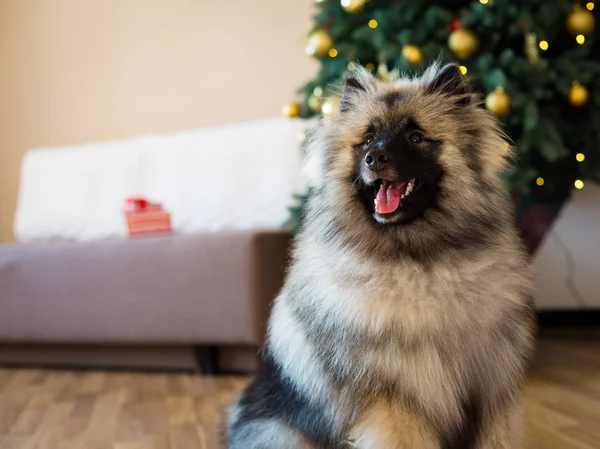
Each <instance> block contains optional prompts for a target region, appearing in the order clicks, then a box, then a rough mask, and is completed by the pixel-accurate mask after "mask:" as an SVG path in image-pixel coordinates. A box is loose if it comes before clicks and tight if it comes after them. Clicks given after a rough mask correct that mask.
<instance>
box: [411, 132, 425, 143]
mask: <svg viewBox="0 0 600 449" xmlns="http://www.w3.org/2000/svg"><path fill="white" fill-rule="evenodd" d="M408 138H409V139H410V141H411V142H412V143H421V142H423V134H421V133H417V132H414V133H411V134H410V136H408Z"/></svg>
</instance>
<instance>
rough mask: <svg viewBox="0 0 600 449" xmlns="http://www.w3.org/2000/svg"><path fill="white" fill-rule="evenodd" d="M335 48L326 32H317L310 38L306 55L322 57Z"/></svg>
mask: <svg viewBox="0 0 600 449" xmlns="http://www.w3.org/2000/svg"><path fill="white" fill-rule="evenodd" d="M331 47H333V41H332V40H331V37H329V34H327V32H326V31H325V30H316V31H315V32H313V33H312V34H311V35H310V36H309V37H308V44H307V45H306V54H307V55H309V56H321V55H324V54H326V53H327V52H328V51H329V49H330V48H331Z"/></svg>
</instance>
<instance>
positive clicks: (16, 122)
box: [0, 0, 316, 241]
mask: <svg viewBox="0 0 600 449" xmlns="http://www.w3.org/2000/svg"><path fill="white" fill-rule="evenodd" d="M313 3H314V2H313V1H312V0H251V1H250V0H222V1H215V0H0V241H8V240H11V239H12V238H13V237H12V221H13V214H14V209H15V205H16V198H17V186H18V175H19V165H20V161H21V157H22V155H23V154H24V152H25V151H26V150H27V149H29V148H32V147H35V146H41V145H63V144H72V143H79V142H86V141H93V140H102V139H111V138H120V137H127V136H131V135H135V134H138V133H146V132H164V131H171V130H179V129H187V128H193V127H198V126H208V125H216V124H221V123H226V122H231V121H236V120H246V119H252V118H259V117H266V116H272V115H277V114H278V113H279V109H280V106H281V104H282V103H283V102H285V101H288V100H289V99H290V98H292V97H293V94H294V91H295V89H296V88H297V87H298V86H299V85H301V84H302V83H303V82H304V81H306V80H307V79H309V78H310V77H311V76H312V75H313V74H314V71H315V70H316V66H315V63H314V61H311V60H309V59H308V58H307V57H306V56H304V52H303V48H304V43H305V35H306V33H307V31H308V30H309V28H310V26H311V20H310V16H311V13H312V5H313Z"/></svg>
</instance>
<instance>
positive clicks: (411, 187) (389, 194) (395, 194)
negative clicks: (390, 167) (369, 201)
mask: <svg viewBox="0 0 600 449" xmlns="http://www.w3.org/2000/svg"><path fill="white" fill-rule="evenodd" d="M417 187H418V183H417V180H416V179H415V178H412V179H411V180H410V181H404V182H398V181H388V180H385V179H379V180H377V181H375V189H376V191H377V195H376V196H375V199H374V200H373V202H374V204H375V212H377V213H378V214H381V215H383V214H392V213H394V212H396V211H397V210H398V209H401V208H402V205H403V203H404V202H405V201H408V198H409V197H410V195H411V194H412V193H413V192H414V191H415V189H416V188H417Z"/></svg>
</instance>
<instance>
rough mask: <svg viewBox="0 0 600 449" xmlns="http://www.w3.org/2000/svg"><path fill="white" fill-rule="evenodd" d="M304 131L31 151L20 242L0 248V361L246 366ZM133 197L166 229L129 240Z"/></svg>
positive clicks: (280, 252) (276, 285) (280, 264)
mask: <svg viewBox="0 0 600 449" xmlns="http://www.w3.org/2000/svg"><path fill="white" fill-rule="evenodd" d="M306 126H307V125H306V124H305V123H303V122H301V121H299V120H286V119H279V118H277V119H265V120H261V121H256V122H251V123H243V124H233V125H228V126H225V127H221V128H216V129H200V130H192V131H186V132H180V133H171V134H164V135H158V136H139V137H134V138H131V139H124V140H122V141H112V142H99V143H85V144H82V145H80V146H70V147H64V148H38V149H32V150H31V151H30V152H29V153H27V155H26V156H25V158H24V160H23V164H22V172H21V187H20V193H19V205H18V209H17V212H16V215H15V235H16V236H17V242H16V243H12V244H4V245H0V364H19V365H24V364H25V365H32V364H33V365H52V366H82V367H89V366H95V367H103V368H107V367H121V368H123V367H131V368H144V369H161V370H163V369H185V370H188V369H192V370H195V369H202V370H204V371H210V372H215V371H219V372H249V371H252V370H253V369H254V368H255V367H256V361H257V351H258V348H259V346H260V345H261V343H262V341H263V338H264V334H265V323H266V320H267V317H268V312H269V306H270V303H271V301H272V300H273V298H274V297H275V295H276V294H277V292H278V290H279V289H280V288H281V285H282V282H283V279H284V275H285V267H286V261H287V257H288V254H289V246H290V241H291V235H290V233H289V232H287V231H285V230H283V229H282V223H283V222H284V221H285V218H286V216H287V214H288V208H289V207H290V206H291V205H292V204H293V199H292V194H293V193H295V192H297V191H299V190H300V189H301V188H302V180H301V173H300V172H301V155H300V145H299V142H298V135H299V134H301V133H302V131H303V130H304V129H305V128H306ZM265 142H268V143H269V145H268V146H266V145H265ZM274 152H275V153H276V154H273V153H274ZM217 156H218V161H219V164H212V163H209V164H207V163H206V161H207V160H210V159H211V158H214V157H217ZM225 183H226V184H227V185H224V184H225ZM131 195H138V196H144V197H147V198H150V199H151V200H153V201H156V202H158V203H160V204H161V205H162V206H163V207H164V209H165V210H166V211H169V212H170V213H171V216H172V225H173V232H172V233H171V234H168V235H151V236H147V237H139V238H132V237H130V236H129V235H128V230H127V226H126V220H125V219H124V216H123V210H122V205H123V199H124V198H126V197H128V196H131Z"/></svg>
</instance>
